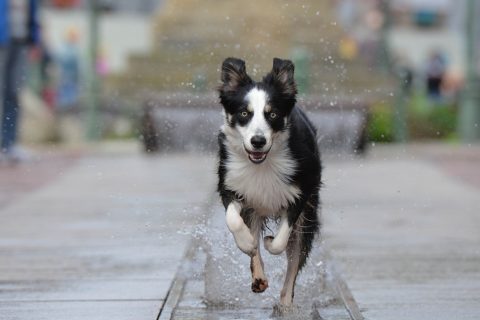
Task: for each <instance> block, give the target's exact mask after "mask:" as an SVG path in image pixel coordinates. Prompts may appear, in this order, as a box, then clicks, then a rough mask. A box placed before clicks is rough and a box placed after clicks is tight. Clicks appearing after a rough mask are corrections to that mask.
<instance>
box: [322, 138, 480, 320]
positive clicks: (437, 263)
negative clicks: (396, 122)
mask: <svg viewBox="0 0 480 320" xmlns="http://www.w3.org/2000/svg"><path fill="white" fill-rule="evenodd" d="M479 160H480V148H479V147H478V146H477V147H459V146H438V145H430V146H429V145H413V146H409V147H406V148H404V147H396V148H395V147H394V148H392V147H387V148H385V147H380V148H373V150H371V153H370V155H369V156H368V158H367V159H364V160H357V161H355V162H336V163H335V162H333V163H329V164H328V167H327V169H326V179H325V184H326V187H325V190H324V193H323V200H324V203H325V206H324V212H325V220H326V221H325V228H324V230H325V232H326V242H327V243H328V244H329V246H330V247H331V248H332V250H333V253H332V254H333V256H334V257H335V258H337V260H340V264H341V266H342V267H343V271H344V274H345V276H346V281H347V283H348V284H349V286H350V288H351V290H352V293H353V295H354V297H355V298H356V301H357V303H358V304H359V306H360V308H361V309H362V311H363V315H364V316H365V318H366V319H378V320H389V319H410V320H411V319H419V320H420V319H435V320H441V319H445V320H447V319H448V320H451V319H462V320H466V319H471V320H474V319H480V249H479V248H480V232H479V230H480V166H479V163H480V162H479Z"/></svg>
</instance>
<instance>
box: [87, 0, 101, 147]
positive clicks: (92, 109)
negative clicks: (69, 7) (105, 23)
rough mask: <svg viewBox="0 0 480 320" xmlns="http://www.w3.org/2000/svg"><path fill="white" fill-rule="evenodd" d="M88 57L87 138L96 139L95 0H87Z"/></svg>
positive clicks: (96, 34) (96, 14)
mask: <svg viewBox="0 0 480 320" xmlns="http://www.w3.org/2000/svg"><path fill="white" fill-rule="evenodd" d="M88 24H89V57H88V70H87V72H88V77H87V79H88V81H89V84H88V91H89V92H88V100H87V107H88V111H87V139H88V140H91V141H93V140H98V139H99V137H100V125H99V120H98V102H99V96H98V94H99V79H98V75H97V57H98V55H97V53H98V41H99V37H98V5H97V0H88Z"/></svg>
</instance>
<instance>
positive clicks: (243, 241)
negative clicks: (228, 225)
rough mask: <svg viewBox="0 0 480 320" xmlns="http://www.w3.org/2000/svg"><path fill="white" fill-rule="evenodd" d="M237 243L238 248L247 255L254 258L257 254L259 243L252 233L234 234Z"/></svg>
mask: <svg viewBox="0 0 480 320" xmlns="http://www.w3.org/2000/svg"><path fill="white" fill-rule="evenodd" d="M234 238H235V243H236V244H237V247H238V248H239V249H240V250H241V251H242V252H243V253H245V254H247V255H249V256H251V257H252V256H254V255H255V253H256V252H257V247H258V243H257V242H256V241H255V239H254V238H253V237H252V235H251V234H250V233H244V234H243V235H242V234H234Z"/></svg>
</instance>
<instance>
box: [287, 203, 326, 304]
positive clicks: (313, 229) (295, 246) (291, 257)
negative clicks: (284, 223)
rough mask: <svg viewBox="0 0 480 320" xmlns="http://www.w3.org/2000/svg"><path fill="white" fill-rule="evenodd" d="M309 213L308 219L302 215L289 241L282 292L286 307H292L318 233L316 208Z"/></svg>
mask: <svg viewBox="0 0 480 320" xmlns="http://www.w3.org/2000/svg"><path fill="white" fill-rule="evenodd" d="M312 209H313V210H312ZM307 211H308V212H307V213H308V214H307V216H308V218H305V216H304V215H305V212H304V213H302V215H301V216H300V217H299V219H298V220H297V223H296V224H295V226H294V229H293V232H292V234H291V236H290V238H289V239H288V244H287V261H288V265H287V274H286V276H285V282H284V284H283V288H282V291H281V292H280V303H281V304H282V305H283V306H286V307H289V306H291V305H292V302H293V296H294V289H295V281H296V279H297V275H298V272H299V271H300V270H301V269H302V267H303V266H304V264H305V262H306V261H307V258H308V255H309V253H310V251H311V248H312V242H313V239H314V237H315V234H316V233H317V231H318V219H317V215H316V208H308V209H307Z"/></svg>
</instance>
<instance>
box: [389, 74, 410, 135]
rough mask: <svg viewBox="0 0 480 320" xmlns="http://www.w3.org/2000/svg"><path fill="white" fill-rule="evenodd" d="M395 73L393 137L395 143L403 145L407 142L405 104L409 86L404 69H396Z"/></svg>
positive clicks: (408, 94)
mask: <svg viewBox="0 0 480 320" xmlns="http://www.w3.org/2000/svg"><path fill="white" fill-rule="evenodd" d="M396 73H397V74H396V76H397V79H398V90H397V95H396V97H395V103H394V109H393V112H394V113H393V135H394V139H395V142H400V143H405V142H407V140H408V125H407V102H408V98H409V96H410V85H411V84H410V79H409V76H408V70H407V68H406V67H398V70H397V71H396Z"/></svg>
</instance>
